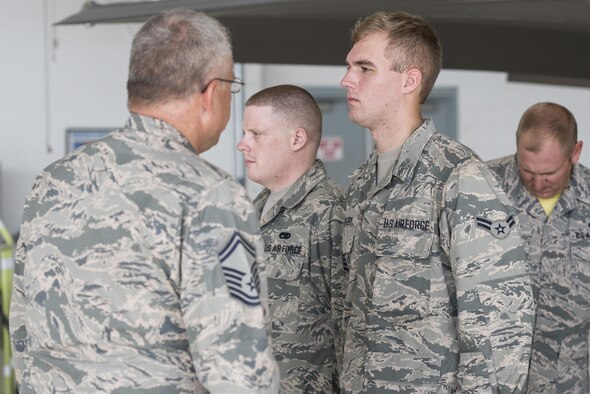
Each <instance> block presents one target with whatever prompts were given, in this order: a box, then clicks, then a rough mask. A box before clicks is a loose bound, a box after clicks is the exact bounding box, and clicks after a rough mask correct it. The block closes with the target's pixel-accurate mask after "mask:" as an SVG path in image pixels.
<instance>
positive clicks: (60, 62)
mask: <svg viewBox="0 0 590 394" xmlns="http://www.w3.org/2000/svg"><path fill="white" fill-rule="evenodd" d="M84 1H85V0H43V1H30V0H3V1H2V2H0V48H2V50H1V51H0V171H1V172H0V217H2V219H3V220H4V222H5V223H6V225H7V226H8V227H9V229H10V230H11V231H12V232H16V231H17V230H18V227H19V224H20V216H21V210H22V204H23V201H24V198H25V196H26V194H27V193H28V191H29V189H30V187H31V184H32V182H33V180H34V177H35V175H36V174H37V173H38V172H39V171H40V170H41V169H42V168H44V167H45V166H47V165H48V164H49V163H51V162H52V161H54V160H57V159H58V158H60V157H61V156H62V155H63V154H64V147H65V130H66V129H67V128H69V127H118V126H121V125H122V124H123V122H124V121H125V119H126V117H127V110H126V103H125V100H126V91H125V81H126V78H127V62H128V56H129V48H130V44H131V39H132V37H133V34H135V32H136V31H137V29H138V25H137V24H124V25H119V24H115V25H98V26H94V27H92V28H86V27H83V26H57V27H53V26H51V24H52V23H54V22H56V21H58V20H61V19H63V18H64V17H66V16H69V15H71V14H73V13H75V12H77V11H78V10H79V9H80V8H81V6H82V4H83V3H84ZM345 55H346V54H343V55H342V58H343V59H344V57H345ZM241 71H242V69H240V68H238V69H237V70H236V72H237V73H238V74H239V73H240V72H241ZM344 71H345V69H344V66H324V67H312V66H278V65H264V66H262V65H245V66H244V67H243V78H244V80H245V81H246V83H247V85H246V89H245V93H244V97H249V96H250V95H251V94H253V93H255V92H256V91H257V90H259V89H261V88H263V87H267V86H271V85H275V84H280V83H293V84H299V85H302V86H305V87H324V86H338V83H339V81H340V78H342V76H343V75H344ZM437 86H441V87H442V86H454V87H457V89H458V96H459V97H458V98H459V102H458V108H459V134H458V135H459V140H460V141H461V142H463V143H465V144H466V145H468V146H470V147H471V148H473V149H474V150H475V151H477V152H478V153H479V154H480V155H481V156H482V157H483V158H484V159H491V158H494V157H497V156H500V155H505V154H509V153H511V152H513V151H514V130H515V128H516V124H517V123H518V120H519V118H520V115H521V114H522V112H523V111H524V110H525V109H526V108H527V107H528V106H529V105H531V104H533V103H534V102H538V101H555V102H558V103H561V104H563V105H565V106H566V107H568V108H570V110H571V111H572V112H573V113H574V115H575V116H576V118H577V119H578V126H579V129H580V136H579V137H580V139H582V140H584V139H589V138H588V136H589V134H588V133H589V128H590V113H589V111H587V107H588V103H590V89H583V88H566V87H558V86H542V85H530V84H520V83H508V82H507V81H506V75H505V74H501V73H487V72H467V71H450V70H445V71H443V72H442V73H441V75H440V77H439V80H438V82H437ZM235 104H237V105H235V113H234V116H233V117H232V119H231V120H230V124H229V126H228V130H227V131H226V132H225V133H224V134H223V136H222V140H221V141H220V144H219V145H218V146H216V147H215V148H213V149H212V150H211V151H209V152H207V153H206V154H205V155H204V156H205V157H206V158H208V159H209V160H211V161H213V162H214V163H215V164H217V165H219V166H221V167H222V168H224V169H225V170H227V171H229V172H230V173H232V174H234V175H236V176H238V177H241V176H243V170H242V168H241V161H240V158H239V157H238V158H236V154H235V145H236V143H237V141H238V139H239V136H240V134H241V132H240V130H239V124H240V116H239V115H240V110H241V100H238V101H237V102H236V103H235ZM588 143H590V141H589V142H588ZM49 148H50V149H49ZM587 149H590V148H587ZM582 162H583V163H584V164H587V165H588V164H589V163H590V153H589V154H585V153H583V154H582ZM249 190H250V191H251V192H252V193H254V192H256V190H257V189H256V187H255V186H252V185H249Z"/></svg>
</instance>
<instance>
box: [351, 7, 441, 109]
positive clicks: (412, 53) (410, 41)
mask: <svg viewBox="0 0 590 394" xmlns="http://www.w3.org/2000/svg"><path fill="white" fill-rule="evenodd" d="M378 32H384V33H385V34H387V37H388V41H389V42H388V45H387V49H386V52H385V56H387V57H389V58H390V59H391V67H392V69H393V70H394V71H396V72H405V71H407V70H409V69H410V68H417V69H418V70H420V72H421V73H422V87H421V90H420V102H421V103H424V102H425V101H426V99H427V98H428V95H429V94H430V91H431V90H432V87H433V86H434V83H435V82H436V78H437V77H438V74H439V73H440V70H441V68H442V48H441V45H440V41H439V40H438V37H437V35H436V33H435V32H434V29H433V28H432V27H431V26H430V25H429V24H428V23H427V22H426V21H425V20H424V19H422V18H421V17H419V16H416V15H411V14H408V13H405V12H376V13H375V14H373V15H371V16H369V17H367V18H365V19H361V20H359V21H358V22H357V23H356V25H355V26H354V28H353V30H352V44H353V45H354V44H356V43H357V42H358V41H360V40H361V39H363V38H364V37H365V36H367V35H369V34H372V33H378Z"/></svg>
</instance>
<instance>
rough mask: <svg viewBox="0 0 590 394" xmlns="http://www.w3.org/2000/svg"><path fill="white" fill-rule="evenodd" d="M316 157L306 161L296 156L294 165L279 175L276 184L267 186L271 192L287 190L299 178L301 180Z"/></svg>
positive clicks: (293, 160)
mask: <svg viewBox="0 0 590 394" xmlns="http://www.w3.org/2000/svg"><path fill="white" fill-rule="evenodd" d="M314 162H315V157H313V158H311V159H309V158H307V159H305V158H303V157H298V156H297V155H295V156H294V157H293V159H292V160H290V163H292V164H293V165H291V166H289V168H286V169H285V171H283V172H282V174H278V176H277V177H276V178H275V180H276V182H274V183H273V184H272V185H268V186H266V187H267V188H268V189H269V190H270V191H271V192H277V191H280V190H283V189H286V188H288V187H290V186H291V185H293V184H294V183H295V182H297V180H298V179H299V178H301V177H302V176H303V175H304V174H305V173H306V172H307V171H308V170H309V169H310V168H311V167H312V166H313V164H314Z"/></svg>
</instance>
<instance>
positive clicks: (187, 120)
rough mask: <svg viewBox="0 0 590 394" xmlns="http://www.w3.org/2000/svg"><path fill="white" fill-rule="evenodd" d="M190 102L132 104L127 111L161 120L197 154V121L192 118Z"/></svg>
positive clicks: (191, 104)
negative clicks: (178, 134) (175, 131)
mask: <svg viewBox="0 0 590 394" xmlns="http://www.w3.org/2000/svg"><path fill="white" fill-rule="evenodd" d="M193 104H194V103H192V100H190V99H189V100H174V101H168V102H166V103H158V104H148V105H144V104H133V105H129V111H131V112H136V113H138V114H141V115H145V116H150V117H152V118H156V119H160V120H163V121H164V122H166V123H168V124H169V125H171V126H172V127H174V128H175V129H176V130H178V132H179V133H180V134H182V135H183V136H184V138H186V139H187V140H188V141H189V142H190V144H191V145H192V146H193V148H195V150H196V151H197V153H200V152H199V138H198V133H196V132H195V130H198V128H199V124H198V119H196V118H195V117H194V116H192V113H194V111H192V108H194V107H193Z"/></svg>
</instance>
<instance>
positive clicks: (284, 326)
mask: <svg viewBox="0 0 590 394" xmlns="http://www.w3.org/2000/svg"><path fill="white" fill-rule="evenodd" d="M268 260H269V261H268V266H269V268H268V271H267V272H268V274H267V277H268V299H269V307H270V316H271V331H272V332H273V333H275V334H276V333H279V334H282V333H295V332H296V331H297V323H298V318H299V301H300V297H301V295H300V293H301V291H300V285H301V283H300V282H301V275H302V271H303V265H304V264H305V261H306V260H307V258H306V257H303V256H290V255H282V254H278V255H277V254H271V255H269V256H268Z"/></svg>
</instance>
